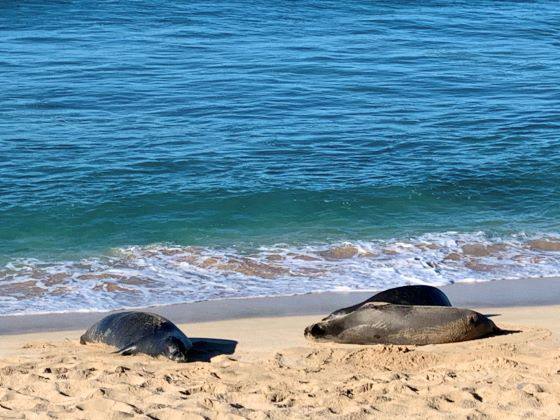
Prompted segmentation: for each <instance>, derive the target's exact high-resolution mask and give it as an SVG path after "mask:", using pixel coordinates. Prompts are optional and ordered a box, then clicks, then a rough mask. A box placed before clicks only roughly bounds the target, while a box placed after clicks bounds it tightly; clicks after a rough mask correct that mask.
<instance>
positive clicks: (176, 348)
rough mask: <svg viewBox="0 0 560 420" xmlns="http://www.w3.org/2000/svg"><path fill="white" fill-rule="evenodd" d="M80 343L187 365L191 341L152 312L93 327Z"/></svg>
mask: <svg viewBox="0 0 560 420" xmlns="http://www.w3.org/2000/svg"><path fill="white" fill-rule="evenodd" d="M80 343H81V344H86V343H105V344H108V345H110V346H114V347H116V348H117V349H118V350H117V352H116V353H119V354H122V355H131V354H137V353H144V354H148V355H150V356H165V357H167V358H168V359H171V360H174V361H176V362H186V361H187V352H188V351H189V349H190V348H191V347H192V343H191V340H189V338H188V337H187V336H186V335H185V334H183V332H182V331H181V330H180V329H179V328H177V326H176V325H175V324H173V323H172V322H171V321H169V320H167V319H165V318H164V317H162V316H159V315H156V314H152V313H148V312H136V311H128V312H119V313H116V314H111V315H108V316H106V317H105V318H103V319H102V320H100V321H98V322H96V323H95V324H93V325H92V326H91V327H90V328H89V329H88V330H87V331H86V332H85V334H84V335H82V336H81V337H80Z"/></svg>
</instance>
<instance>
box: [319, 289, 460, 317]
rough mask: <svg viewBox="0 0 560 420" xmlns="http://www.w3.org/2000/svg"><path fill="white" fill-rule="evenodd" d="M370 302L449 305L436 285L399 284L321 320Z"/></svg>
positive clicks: (346, 312) (348, 311) (344, 313)
mask: <svg viewBox="0 0 560 420" xmlns="http://www.w3.org/2000/svg"><path fill="white" fill-rule="evenodd" d="M370 302H386V303H393V304H395V305H422V306H451V302H450V301H449V299H448V298H447V296H445V293H443V292H442V291H441V290H439V289H438V288H436V287H433V286H424V285H413V286H401V287H395V288H393V289H387V290H384V291H382V292H379V293H377V294H375V295H373V296H372V297H370V298H369V299H367V300H365V301H363V302H361V303H358V304H357V305H353V306H349V307H348V308H343V309H339V310H337V311H334V312H333V313H332V314H330V315H329V316H328V317H326V318H324V319H323V321H325V320H327V319H329V318H332V317H334V316H339V315H346V314H349V313H350V312H353V311H355V310H356V309H358V308H359V307H360V306H363V305H365V304H366V303H370Z"/></svg>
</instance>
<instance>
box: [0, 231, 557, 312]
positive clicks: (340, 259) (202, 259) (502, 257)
mask: <svg viewBox="0 0 560 420" xmlns="http://www.w3.org/2000/svg"><path fill="white" fill-rule="evenodd" d="M559 275H560V237H559V236H554V235H547V236H539V237H528V236H526V235H523V234H518V235H511V236H509V237H505V238H504V237H492V236H489V235H487V234H484V233H482V232H478V233H471V234H465V233H455V232H448V233H442V234H426V235H422V236H419V237H414V238H408V239H406V240H404V239H393V240H384V241H381V240H380V241H353V242H340V243H332V244H310V245H302V246H288V245H282V244H278V245H275V246H270V247H259V248H255V249H247V248H245V249H240V248H233V247H232V248H228V249H216V248H203V247H189V246H176V245H167V244H165V245H162V244H156V245H151V246H144V247H139V246H132V247H126V248H120V249H115V250H113V251H112V252H111V253H110V254H109V255H105V256H100V257H92V258H86V259H81V260H78V261H54V262H53V261H39V260H36V259H17V260H13V261H11V262H10V263H8V264H7V265H6V266H4V267H3V268H2V269H0V285H1V286H2V291H3V293H2V296H1V297H0V315H8V314H31V313H50V312H83V311H86V312H87V311H100V310H111V309H118V308H131V307H144V306H150V305H166V304H171V303H181V302H193V301H201V300H213V299H223V298H249V297H258V296H278V295H292V294H303V293H309V292H322V291H351V290H352V291H358V290H379V289H384V288H388V287H394V286H398V285H402V284H429V285H435V286H442V285H445V284H451V283H455V282H484V281H491V280H496V279H517V278H537V277H553V276H559Z"/></svg>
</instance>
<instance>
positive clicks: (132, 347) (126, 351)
mask: <svg viewBox="0 0 560 420" xmlns="http://www.w3.org/2000/svg"><path fill="white" fill-rule="evenodd" d="M136 353H138V346H137V345H136V343H133V344H129V345H128V346H126V347H123V348H122V349H120V350H117V351H114V352H113V354H120V355H121V356H132V355H134V354H136Z"/></svg>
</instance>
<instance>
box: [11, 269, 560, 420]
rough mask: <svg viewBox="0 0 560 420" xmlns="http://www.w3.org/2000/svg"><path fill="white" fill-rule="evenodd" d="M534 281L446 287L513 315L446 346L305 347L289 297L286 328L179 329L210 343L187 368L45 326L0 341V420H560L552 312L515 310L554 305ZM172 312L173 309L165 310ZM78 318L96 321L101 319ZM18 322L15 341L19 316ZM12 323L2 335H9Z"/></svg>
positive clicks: (320, 298) (282, 319)
mask: <svg viewBox="0 0 560 420" xmlns="http://www.w3.org/2000/svg"><path fill="white" fill-rule="evenodd" d="M531 282H532V280H527V281H515V282H514V281H511V282H510V281H502V282H494V283H492V284H490V285H476V284H475V285H458V286H451V287H447V288H445V290H446V293H448V295H450V297H451V298H452V300H453V297H455V299H454V300H455V302H454V304H455V305H458V303H457V302H459V303H461V304H462V303H469V301H471V303H473V301H474V300H477V294H478V297H479V300H480V301H484V295H487V294H488V290H498V291H499V290H501V291H502V292H503V293H501V296H502V297H501V298H496V302H501V303H507V300H506V301H504V299H505V298H504V296H506V297H507V296H509V297H510V300H511V301H512V302H514V303H513V304H512V305H510V306H507V305H503V304H502V305H499V306H498V305H495V306H484V307H481V306H476V305H473V304H471V305H469V306H471V307H475V308H476V309H477V310H479V311H480V312H482V313H484V314H489V315H491V316H492V319H493V320H494V321H495V322H496V323H497V324H498V325H499V326H500V327H502V328H506V329H509V330H515V331H518V332H515V333H511V334H507V335H501V336H496V337H491V338H486V339H482V340H476V341H470V342H463V343H455V344H445V345H431V346H423V347H415V346H391V345H374V346H353V345H338V344H318V343H313V342H310V341H307V340H305V338H304V337H303V334H302V331H303V329H304V327H305V326H306V325H308V324H310V323H312V322H314V321H315V320H317V319H318V315H317V314H312V315H309V314H305V312H306V308H305V307H302V306H301V305H298V307H297V308H291V310H292V311H295V312H300V313H299V314H295V315H291V316H290V315H286V314H285V312H286V311H287V309H286V307H285V304H284V303H282V299H284V300H285V301H288V298H276V301H278V302H280V303H278V305H277V307H278V311H279V312H281V313H282V316H280V315H279V316H266V317H250V318H243V317H236V318H235V319H222V320H219V319H216V320H212V321H208V322H194V323H184V322H181V323H180V327H181V328H182V329H183V331H185V332H186V333H187V334H188V335H189V336H190V337H192V338H193V339H194V340H195V341H196V340H199V339H200V338H201V337H207V338H212V339H214V341H213V342H212V343H211V346H212V345H213V346H214V347H210V349H211V352H210V353H209V355H208V357H207V358H206V359H200V360H198V361H193V362H191V363H186V364H177V363H174V362H171V361H168V360H162V359H153V358H150V357H147V356H132V357H122V356H117V355H114V354H111V351H112V349H111V348H109V347H106V346H104V345H86V346H84V345H80V344H79V342H78V338H79V336H80V334H82V333H83V329H81V328H78V327H77V328H76V329H71V330H68V329H65V328H64V327H60V326H59V327H57V323H56V322H55V321H52V320H51V324H52V326H53V328H59V329H60V330H58V331H48V332H47V331H36V332H31V333H17V332H16V331H11V333H9V334H7V333H6V332H5V331H4V333H5V335H3V336H0V416H1V417H4V418H36V417H38V418H47V417H55V418H129V417H136V418H151V419H155V418H157V419H174V418H189V419H190V418H256V419H259V418H286V417H290V418H304V417H312V418H370V417H373V418H391V417H394V416H405V417H408V418H410V417H416V418H440V417H453V418H457V417H460V418H483V417H488V416H489V417H492V418H516V417H531V416H532V417H543V418H555V417H558V416H560V370H559V365H558V362H559V360H560V347H559V343H560V341H559V337H560V318H559V317H558V314H559V313H560V306H559V305H553V304H538V305H535V304H531V305H522V304H521V303H522V302H519V301H517V300H515V297H516V296H518V297H519V296H522V295H526V296H527V299H529V300H532V301H533V302H535V301H536V302H539V298H540V299H545V300H546V299H550V297H551V296H555V297H558V295H557V294H554V292H555V290H556V289H555V288H556V287H557V286H558V280H557V279H546V280H543V281H540V280H536V281H534V283H533V286H534V287H532V289H531V292H526V293H523V290H524V288H526V287H527V285H531V284H532V283H531ZM547 285H548V286H547ZM488 288H490V289H488ZM551 290H552V291H553V292H552V293H551ZM356 295H357V294H339V295H337V294H329V295H310V296H306V297H298V298H299V299H304V300H306V301H307V302H308V303H309V305H308V306H309V309H307V311H311V312H313V311H314V309H316V308H320V309H323V307H325V306H326V307H329V306H331V307H336V305H337V302H341V301H345V300H348V299H349V300H356V299H357V298H358V296H356ZM358 295H361V294H358ZM296 300H297V299H296ZM264 301H265V302H269V300H267V299H265V300H264ZM272 301H273V302H274V301H275V299H272ZM312 302H314V304H312ZM222 303H223V302H222ZM230 303H231V306H232V307H234V308H233V309H232V312H233V314H235V307H236V305H240V307H242V306H243V305H244V306H245V307H246V308H248V309H247V310H249V311H250V307H251V306H253V307H255V306H256V307H257V308H258V306H259V305H262V301H261V302H259V300H252V299H251V300H245V302H244V303H243V302H241V303H234V302H230ZM205 304H208V303H205ZM186 306H188V305H186ZM190 306H191V307H192V305H190ZM218 306H219V305H218ZM461 306H463V305H461ZM184 307H185V306H183V308H184ZM288 307H289V305H288ZM158 309H159V310H158ZM180 309H181V305H179V306H178V307H175V309H174V310H175V311H180ZM325 309H326V308H325ZM154 310H155V311H156V312H162V310H163V312H165V311H166V310H167V311H169V310H170V309H169V308H155V309H154ZM175 315H177V314H175ZM80 316H82V317H84V316H85V317H90V316H91V317H93V318H94V319H98V318H100V317H101V316H102V314H87V315H84V314H81V315H80ZM80 316H78V317H77V320H76V323H77V324H79V323H80V322H86V321H89V319H82V321H80V319H79V318H80ZM209 316H211V315H209ZM66 317H70V318H71V317H72V315H58V318H57V319H58V320H60V324H59V325H69V324H71V323H69V322H68V321H67V318H66ZM214 317H217V316H216V315H215V314H214ZM14 318H19V319H20V320H19V321H18V322H19V323H20V326H21V328H23V329H25V328H24V327H25V323H26V318H29V317H14ZM14 318H11V320H12V321H11V323H14V322H15V323H16V324H17V322H16V321H13V319H14ZM6 320H7V318H3V322H2V325H3V326H4V328H5V326H6ZM181 321H184V320H183V319H182V320H181Z"/></svg>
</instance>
